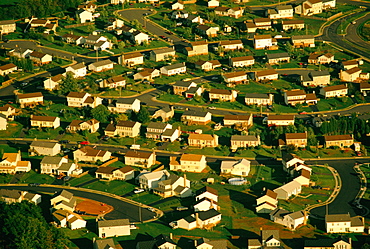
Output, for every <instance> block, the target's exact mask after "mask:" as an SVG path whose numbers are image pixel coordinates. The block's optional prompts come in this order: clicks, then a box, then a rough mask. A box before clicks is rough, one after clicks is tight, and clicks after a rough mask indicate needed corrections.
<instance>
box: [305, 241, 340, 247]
mask: <svg viewBox="0 0 370 249" xmlns="http://www.w3.org/2000/svg"><path fill="white" fill-rule="evenodd" d="M336 241H337V240H336V239H314V240H313V239H310V240H305V241H304V248H306V247H313V248H317V247H319V248H334V246H333V244H334V243H335V242H336Z"/></svg>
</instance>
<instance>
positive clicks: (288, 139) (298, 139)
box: [285, 132, 307, 147]
mask: <svg viewBox="0 0 370 249" xmlns="http://www.w3.org/2000/svg"><path fill="white" fill-rule="evenodd" d="M285 144H286V145H294V146H296V147H306V146H307V132H303V133H285Z"/></svg>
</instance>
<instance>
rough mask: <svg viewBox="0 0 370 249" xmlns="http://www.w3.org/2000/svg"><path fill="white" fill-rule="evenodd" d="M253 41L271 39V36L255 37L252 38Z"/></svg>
mask: <svg viewBox="0 0 370 249" xmlns="http://www.w3.org/2000/svg"><path fill="white" fill-rule="evenodd" d="M254 39H255V40H259V39H272V37H271V35H255V36H254Z"/></svg>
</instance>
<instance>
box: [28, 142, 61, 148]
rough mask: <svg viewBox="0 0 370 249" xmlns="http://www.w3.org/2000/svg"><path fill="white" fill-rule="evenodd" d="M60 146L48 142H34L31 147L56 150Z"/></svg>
mask: <svg viewBox="0 0 370 249" xmlns="http://www.w3.org/2000/svg"><path fill="white" fill-rule="evenodd" d="M56 144H58V143H57V142H47V141H33V142H32V143H31V146H35V147H44V148H54V146H55V145H56Z"/></svg>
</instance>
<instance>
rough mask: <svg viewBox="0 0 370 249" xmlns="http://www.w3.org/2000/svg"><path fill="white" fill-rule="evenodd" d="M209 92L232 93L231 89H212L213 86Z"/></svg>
mask: <svg viewBox="0 0 370 249" xmlns="http://www.w3.org/2000/svg"><path fill="white" fill-rule="evenodd" d="M209 93H213V94H224V95H231V94H232V91H231V90H226V89H214V88H212V89H211V90H210V91H209Z"/></svg>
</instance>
